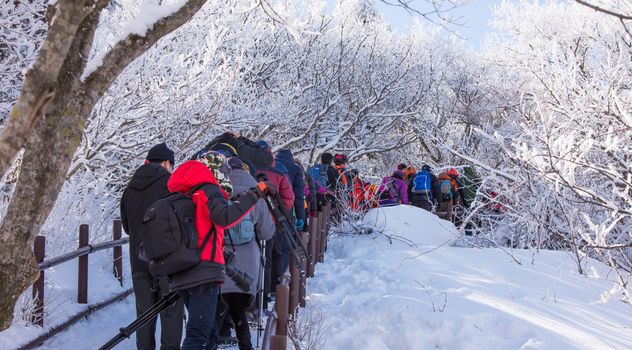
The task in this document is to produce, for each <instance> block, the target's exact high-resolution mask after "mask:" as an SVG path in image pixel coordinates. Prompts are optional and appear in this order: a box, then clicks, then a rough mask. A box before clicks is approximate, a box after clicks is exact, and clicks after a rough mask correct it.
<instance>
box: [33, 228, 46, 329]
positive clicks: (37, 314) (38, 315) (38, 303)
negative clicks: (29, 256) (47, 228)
mask: <svg viewBox="0 0 632 350" xmlns="http://www.w3.org/2000/svg"><path fill="white" fill-rule="evenodd" d="M33 253H34V254H35V260H36V261H37V263H41V262H42V261H44V256H45V255H46V237H44V236H37V237H35V242H34V243H33ZM33 303H34V307H33V314H32V315H31V322H32V323H33V324H36V325H38V326H42V327H43V326H44V271H43V270H42V271H40V272H39V277H37V280H36V281H35V283H34V284H33Z"/></svg>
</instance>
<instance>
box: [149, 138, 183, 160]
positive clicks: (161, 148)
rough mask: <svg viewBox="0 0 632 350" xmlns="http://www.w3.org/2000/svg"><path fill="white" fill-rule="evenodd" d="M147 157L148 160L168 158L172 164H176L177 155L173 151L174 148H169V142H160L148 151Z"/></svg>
mask: <svg viewBox="0 0 632 350" xmlns="http://www.w3.org/2000/svg"><path fill="white" fill-rule="evenodd" d="M145 159H147V160H150V161H151V160H154V161H156V160H160V161H163V160H168V161H170V162H171V164H175V163H176V162H175V155H174V153H173V151H172V150H170V149H169V147H167V144H165V143H164V142H163V143H159V144H157V145H155V146H154V147H152V148H151V149H150V150H149V152H147V157H145Z"/></svg>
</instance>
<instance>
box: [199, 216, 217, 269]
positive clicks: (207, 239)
mask: <svg viewBox="0 0 632 350" xmlns="http://www.w3.org/2000/svg"><path fill="white" fill-rule="evenodd" d="M216 233H217V232H216V231H215V225H213V224H211V229H210V230H209V231H208V233H207V234H206V237H204V241H203V242H202V245H201V246H200V257H201V256H202V251H203V250H204V247H206V243H208V241H209V239H211V236H213V235H215V234H216ZM214 260H215V247H213V252H212V253H211V261H214Z"/></svg>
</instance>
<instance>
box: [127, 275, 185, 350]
mask: <svg viewBox="0 0 632 350" xmlns="http://www.w3.org/2000/svg"><path fill="white" fill-rule="evenodd" d="M132 283H133V285H134V296H135V297H136V315H137V316H140V314H142V313H143V312H145V311H147V310H148V309H149V308H150V307H151V306H152V305H154V304H155V303H156V302H157V301H158V300H159V299H160V298H161V297H162V296H163V295H165V294H167V292H168V291H169V285H168V282H167V281H166V280H164V279H160V280H155V279H154V277H153V276H152V275H151V274H150V273H149V271H145V270H140V271H135V272H133V273H132ZM183 321H184V306H183V303H182V300H179V301H178V302H176V303H175V304H174V305H173V306H171V307H169V308H168V309H166V310H164V311H163V312H161V313H160V326H161V327H160V328H161V333H160V349H161V350H173V349H180V342H181V341H182V325H183ZM155 335H156V319H155V318H154V319H153V320H152V321H151V322H149V323H147V324H146V325H144V326H143V327H141V328H139V329H138V331H136V348H137V349H138V350H155V349H156V340H155Z"/></svg>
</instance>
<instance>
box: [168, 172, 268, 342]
mask: <svg viewBox="0 0 632 350" xmlns="http://www.w3.org/2000/svg"><path fill="white" fill-rule="evenodd" d="M200 185H201V186H200ZM167 187H168V188H169V191H171V192H181V193H188V192H190V191H191V190H192V189H194V188H196V187H199V188H198V189H197V190H195V192H194V193H193V195H192V199H193V203H194V205H195V218H196V219H195V227H196V229H197V232H198V247H200V248H202V247H203V248H202V251H201V253H200V263H199V264H198V265H196V266H195V267H193V268H191V269H189V270H185V271H182V272H179V273H176V274H174V275H172V276H170V283H169V289H170V290H171V291H179V292H180V294H181V296H182V300H183V301H184V305H185V306H186V308H187V310H188V311H189V317H188V318H187V324H186V337H185V339H184V342H183V343H182V350H192V349H196V350H199V349H214V348H215V343H216V340H217V327H216V325H215V310H216V306H217V296H218V292H219V284H221V283H222V282H223V281H224V275H225V270H224V255H223V251H224V230H225V229H228V228H230V227H232V226H233V225H235V224H237V223H238V222H239V221H240V220H241V219H242V218H243V217H244V216H245V215H246V214H247V213H248V212H249V211H250V210H251V209H252V207H253V206H254V205H255V204H256V203H257V201H258V200H259V198H262V197H264V196H265V195H266V193H267V192H268V190H270V191H273V190H272V189H269V187H268V186H267V185H266V183H264V182H261V183H259V185H258V186H257V187H254V188H252V189H250V190H249V191H247V192H244V193H243V194H241V195H240V196H238V197H237V198H236V199H235V200H234V201H233V202H232V203H231V204H229V203H228V201H227V200H228V196H227V194H226V192H225V191H224V190H223V189H222V188H221V187H220V186H219V184H218V182H217V180H216V179H215V176H214V175H213V174H212V172H211V170H209V168H208V167H206V166H205V165H204V164H202V163H201V162H199V161H195V160H190V161H187V162H186V163H184V164H182V165H181V166H179V167H178V168H177V169H176V171H175V172H174V173H173V174H172V175H171V178H170V179H169V181H168V182H167ZM205 242H206V243H205Z"/></svg>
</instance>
